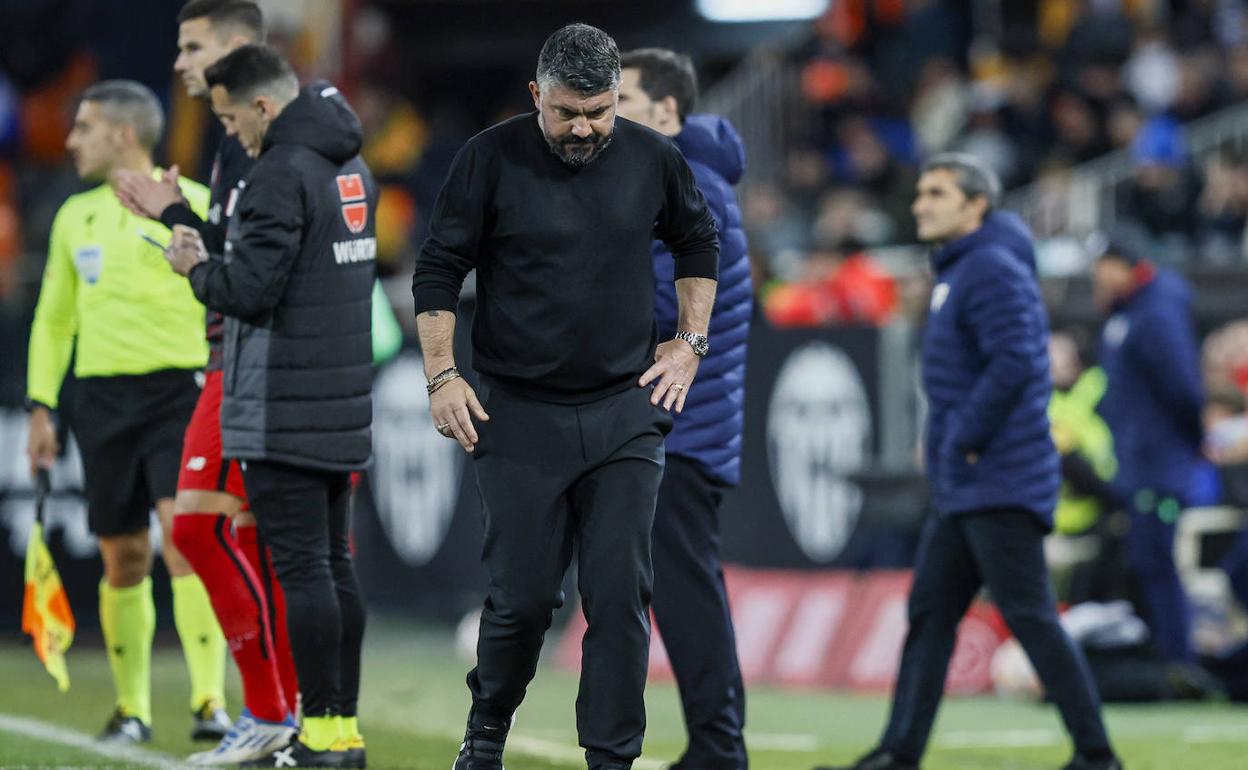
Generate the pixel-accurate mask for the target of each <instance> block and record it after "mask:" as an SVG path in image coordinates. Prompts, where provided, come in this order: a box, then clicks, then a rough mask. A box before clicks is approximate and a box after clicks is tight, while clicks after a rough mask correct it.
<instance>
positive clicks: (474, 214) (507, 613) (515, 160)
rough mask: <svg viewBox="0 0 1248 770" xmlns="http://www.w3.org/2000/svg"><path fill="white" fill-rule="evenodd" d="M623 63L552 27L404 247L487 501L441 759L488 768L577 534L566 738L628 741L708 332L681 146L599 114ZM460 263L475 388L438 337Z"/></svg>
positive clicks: (458, 281)
mask: <svg viewBox="0 0 1248 770" xmlns="http://www.w3.org/2000/svg"><path fill="white" fill-rule="evenodd" d="M619 80H620V58H619V51H618V49H617V48H616V44H615V41H614V40H612V39H611V37H610V36H609V35H607V34H606V33H605V32H603V31H602V30H599V29H595V28H594V27H590V26H588V25H585V24H571V25H568V26H566V27H563V28H562V29H560V30H558V31H557V32H555V33H554V34H552V35H551V36H550V37H549V38H548V39H547V40H546V43H545V44H544V45H543V47H542V51H541V54H540V55H539V56H538V64H537V77H536V79H535V80H534V81H533V82H531V83H529V91H530V93H531V95H532V97H533V104H534V107H535V108H536V111H535V112H531V113H529V114H527V115H521V116H519V117H516V118H513V119H511V120H507V121H504V122H503V123H500V124H498V125H496V126H494V127H493V128H490V129H488V130H486V131H484V132H482V133H481V134H478V135H477V136H476V137H474V138H473V139H471V140H469V142H468V144H467V145H465V146H464V148H463V149H462V150H460V152H459V155H458V156H457V157H456V159H455V162H454V165H453V166H452V168H451V172H450V175H449V176H448V178H447V180H446V183H445V185H444V186H443V188H442V192H441V193H440V194H439V196H438V201H437V204H436V206H435V207H434V212H433V217H432V220H431V222H430V234H429V238H428V240H427V241H426V242H425V244H424V246H423V248H422V249H421V253H420V256H419V258H418V260H417V265H416V273H415V276H414V278H413V292H414V294H415V299H416V313H417V316H416V320H417V325H418V328H419V332H420V342H421V349H422V350H423V351H424V356H425V372H426V374H427V375H428V377H429V385H428V390H429V393H430V403H429V408H430V413H431V416H432V417H433V422H434V428H435V429H436V430H438V431H439V432H440V433H442V434H443V435H444V436H447V437H448V438H449V437H453V438H454V439H455V440H457V441H458V442H459V443H460V445H461V446H463V448H464V450H465V451H467V452H470V453H472V455H473V459H474V465H475V466H476V470H477V479H478V482H479V486H480V489H481V497H482V501H483V507H484V509H485V545H484V549H483V559H484V562H485V568H486V572H487V574H488V575H489V589H488V595H487V598H486V600H485V608H484V611H483V612H482V616H481V630H480V638H479V641H478V645H477V666H476V668H475V669H473V671H472V672H471V673H470V674H469V675H468V687H469V689H470V690H471V691H472V710H471V712H470V713H469V716H468V727H467V733H466V735H465V737H464V743H463V747H462V748H461V749H460V752H459V756H458V758H457V759H456V762H455V768H456V770H500V769H501V768H502V754H503V748H504V742H505V740H506V737H507V731H508V729H509V727H510V724H511V720H512V715H513V714H514V713H515V710H516V708H517V707H518V706H519V705H520V702H521V700H522V699H523V698H524V691H525V688H526V687H527V685H528V683H529V680H530V679H532V677H533V674H534V671H535V669H536V667H537V660H538V653H539V651H540V650H541V645H542V637H543V634H544V633H545V631H546V629H547V628H548V627H549V626H550V622H551V614H552V612H553V611H554V610H555V609H556V608H557V607H559V606H560V605H561V604H562V603H563V594H562V591H561V588H560V586H561V584H562V580H563V575H564V572H565V571H566V570H567V567H568V564H569V562H570V560H571V557H572V550H573V545H574V544H576V545H577V546H578V557H579V572H578V575H579V586H580V591H581V597H582V600H583V603H584V608H585V615H586V618H587V620H588V622H589V629H588V631H587V632H586V635H585V640H584V645H583V649H584V657H583V659H582V671H581V689H580V695H579V697H578V698H577V702H576V711H577V730H578V732H579V734H580V743H581V745H582V746H583V747H584V748H585V750H586V751H585V755H586V761H587V763H588V765H589V767H590V768H593V769H594V770H622V769H624V768H629V767H631V766H632V762H633V760H634V759H635V758H636V757H637V756H638V755H639V754H640V753H641V742H642V735H643V733H644V731H645V703H644V700H643V693H644V690H645V681H646V669H647V657H648V656H647V652H648V648H649V639H650V624H649V608H650V592H651V583H652V580H653V577H652V569H651V556H650V533H651V528H652V526H653V521H654V508H655V501H656V497H657V494H658V487H659V481H660V478H661V476H662V473H663V436H664V434H666V433H667V432H668V430H669V429H670V428H671V416H670V414H669V413H668V410H670V408H671V407H673V406H675V407H676V409H677V411H680V410H681V409H682V408H683V407H684V403H685V398H686V396H687V395H688V392H689V388H690V387H691V386H692V383H693V378H694V375H695V374H696V373H697V371H698V363H699V360H700V356H702V355H705V354H706V352H707V344H708V343H707V337H706V333H707V330H708V325H709V320H710V314H711V307H712V305H713V303H714V299H715V276H716V267H717V263H718V244H717V239H716V230H715V222H714V220H713V218H712V217H711V215H710V212H709V211H708V210H707V207H706V203H705V201H704V200H703V197H702V194H701V193H700V192H699V191H698V188H697V185H696V183H695V181H694V179H693V175H692V174H691V173H690V171H689V166H688V164H686V163H685V161H684V159H683V158H682V157H681V155H680V152H679V151H678V150H677V149H676V148H675V146H673V145H672V143H671V142H670V141H668V140H667V139H666V138H665V137H663V136H662V135H660V134H657V133H655V132H653V131H651V130H649V129H646V128H644V127H642V126H639V125H637V124H635V123H632V122H630V121H627V120H619V121H617V120H616V119H615V117H616V115H615V114H616V100H617V92H618V88H619ZM656 235H657V236H658V237H659V238H660V239H661V240H663V241H664V242H665V243H666V244H667V245H668V247H669V248H670V249H671V251H672V254H673V256H674V257H675V260H674V262H675V276H676V295H677V298H678V303H679V312H678V317H679V321H678V323H677V329H678V331H677V332H676V335H675V338H674V339H671V340H669V341H666V342H663V343H661V344H658V345H657V347H656V344H655V343H656V342H657V340H658V337H657V333H656V329H655V322H654V272H653V269H652V267H651V262H650V244H651V240H652V238H653V237H654V236H656ZM473 269H476V271H477V298H478V304H477V308H476V316H475V318H474V319H473V330H472V337H473V363H474V366H475V367H476V370H477V373H478V374H479V375H480V385H479V390H480V391H481V396H480V398H479V399H478V396H477V393H476V392H475V391H474V390H473V389H472V388H471V387H469V385H468V384H467V382H465V380H463V379H462V378H460V377H459V371H458V369H456V367H455V359H454V352H453V348H452V340H453V339H454V332H455V311H456V308H457V304H458V299H459V291H460V287H461V285H462V283H463V280H464V277H465V276H466V275H467V274H468V272H469V271H471V270H473ZM652 384H654V388H653V390H651V389H650V388H649V386H651V385H652ZM487 409H488V410H489V412H488V414H487V412H486V410H487ZM474 421H475V422H474Z"/></svg>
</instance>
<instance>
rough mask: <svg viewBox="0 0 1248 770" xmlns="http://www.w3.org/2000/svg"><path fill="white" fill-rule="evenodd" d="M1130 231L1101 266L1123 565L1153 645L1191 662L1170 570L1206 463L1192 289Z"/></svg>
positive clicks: (1187, 615) (1178, 589)
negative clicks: (1178, 532)
mask: <svg viewBox="0 0 1248 770" xmlns="http://www.w3.org/2000/svg"><path fill="white" fill-rule="evenodd" d="M1130 235H1131V233H1130V231H1126V230H1124V231H1120V232H1118V233H1115V238H1114V239H1113V240H1112V241H1111V242H1110V243H1109V244H1108V247H1107V248H1106V249H1105V252H1104V254H1102V255H1101V256H1100V258H1099V259H1098V260H1097V261H1096V264H1095V266H1094V269H1093V274H1092V275H1093V282H1094V286H1095V288H1096V299H1097V304H1099V305H1100V306H1101V308H1102V309H1104V310H1105V311H1107V313H1108V314H1109V318H1108V320H1107V321H1106V322H1105V328H1104V331H1103V332H1102V334H1101V353H1100V363H1101V367H1102V368H1103V369H1104V370H1105V377H1106V387H1105V398H1104V399H1102V401H1101V405H1100V412H1101V415H1102V416H1103V417H1104V418H1105V422H1106V424H1108V425H1109V429H1110V432H1111V433H1113V435H1114V454H1115V455H1116V456H1117V459H1118V476H1117V477H1116V478H1115V479H1114V488H1115V490H1116V491H1117V492H1118V494H1119V496H1120V497H1121V499H1122V502H1123V506H1124V508H1126V509H1127V510H1128V511H1130V512H1131V529H1130V531H1129V532H1128V533H1127V562H1128V564H1129V565H1130V567H1131V571H1132V572H1133V573H1134V575H1135V578H1136V580H1137V582H1138V584H1139V587H1140V589H1141V591H1142V593H1143V596H1144V600H1145V605H1146V607H1145V609H1146V613H1145V614H1146V616H1147V620H1148V625H1149V629H1150V631H1151V632H1152V638H1153V647H1154V648H1155V649H1156V651H1157V652H1158V654H1160V655H1161V656H1162V657H1163V658H1165V659H1166V660H1168V661H1171V662H1174V663H1191V662H1192V657H1193V656H1192V643H1191V611H1190V609H1189V607H1188V602H1187V595H1186V594H1185V593H1184V591H1183V584H1182V583H1181V582H1180V580H1179V575H1178V572H1177V570H1176V569H1175V565H1174V528H1175V522H1177V521H1178V518H1179V512H1180V511H1181V510H1182V509H1183V507H1184V504H1185V502H1186V497H1187V493H1188V488H1189V486H1190V485H1191V484H1192V479H1193V472H1194V471H1195V469H1196V466H1197V464H1198V463H1199V461H1200V458H1201V442H1202V440H1203V438H1202V433H1203V430H1202V426H1201V409H1202V408H1203V406H1204V394H1203V389H1202V387H1201V382H1200V364H1199V357H1200V351H1199V344H1198V343H1197V341H1196V333H1195V330H1194V329H1193V328H1192V315H1191V311H1190V309H1189V305H1190V298H1189V295H1190V290H1189V289H1188V286H1187V283H1186V282H1185V281H1184V280H1183V278H1182V277H1180V276H1179V275H1177V274H1175V273H1172V272H1170V271H1168V270H1159V269H1158V268H1156V267H1154V266H1153V264H1152V263H1151V262H1149V261H1148V260H1146V259H1144V254H1143V253H1142V252H1143V246H1142V245H1137V244H1136V243H1134V242H1133V240H1132V239H1131V237H1130Z"/></svg>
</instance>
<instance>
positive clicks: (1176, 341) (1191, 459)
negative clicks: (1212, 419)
mask: <svg viewBox="0 0 1248 770" xmlns="http://www.w3.org/2000/svg"><path fill="white" fill-rule="evenodd" d="M1189 293H1190V292H1189V290H1188V287H1187V284H1186V282H1185V281H1184V280H1183V279H1182V278H1181V277H1179V276H1178V275H1176V274H1174V273H1171V272H1169V271H1165V270H1162V271H1159V272H1158V273H1157V276H1156V277H1155V278H1154V279H1153V280H1152V281H1150V282H1149V283H1147V284H1145V285H1144V286H1143V287H1141V288H1140V289H1139V290H1138V291H1136V293H1135V294H1133V295H1131V296H1130V297H1129V298H1127V299H1126V300H1125V301H1123V302H1121V303H1119V305H1118V306H1117V307H1116V308H1115V309H1114V310H1115V312H1114V314H1113V315H1112V316H1110V318H1109V320H1108V321H1106V322H1105V329H1104V331H1103V332H1102V334H1101V357H1100V363H1101V366H1102V367H1103V368H1104V369H1105V375H1106V377H1107V378H1108V383H1107V387H1106V391H1105V398H1104V399H1102V401H1101V405H1100V411H1101V415H1102V416H1103V417H1104V418H1105V422H1106V423H1107V424H1108V425H1109V429H1110V431H1111V432H1113V434H1114V453H1115V454H1116V455H1117V457H1118V477H1117V478H1116V479H1115V480H1114V482H1115V483H1114V486H1115V488H1116V489H1118V491H1119V492H1120V493H1121V494H1122V495H1123V497H1124V500H1123V501H1124V503H1125V502H1129V501H1130V499H1131V496H1133V495H1134V494H1135V493H1136V492H1138V491H1140V490H1143V489H1150V490H1153V491H1155V492H1161V493H1165V494H1170V495H1176V496H1178V497H1179V498H1180V499H1182V498H1184V497H1185V496H1186V494H1187V491H1188V486H1189V484H1190V482H1191V478H1192V471H1193V469H1194V468H1195V466H1196V463H1197V461H1198V460H1199V459H1200V444H1201V434H1202V430H1201V422H1200V411H1201V406H1202V402H1203V395H1202V390H1201V382H1200V367H1199V363H1198V356H1199V352H1198V345H1197V342H1196V335H1195V332H1194V330H1193V329H1192V318H1191V313H1190V312H1189V309H1188V307H1189V304H1190V296H1189Z"/></svg>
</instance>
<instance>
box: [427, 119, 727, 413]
mask: <svg viewBox="0 0 1248 770" xmlns="http://www.w3.org/2000/svg"><path fill="white" fill-rule="evenodd" d="M656 237H657V238H660V239H661V240H663V241H664V242H666V243H667V245H668V247H669V248H670V249H671V251H672V255H673V256H674V257H675V259H676V277H677V278H711V279H714V278H715V277H716V270H717V268H718V260H719V241H718V237H717V233H716V229H715V222H714V220H713V219H712V217H711V214H710V212H709V211H708V210H707V207H706V202H705V201H704V200H703V198H702V193H701V192H699V191H698V188H697V185H696V184H695V182H694V179H693V174H692V173H691V172H690V170H689V167H688V165H686V163H685V160H684V158H683V157H682V156H681V154H680V151H679V150H678V149H677V148H676V147H675V145H674V144H673V143H672V142H671V141H670V140H669V139H668V138H667V137H665V136H663V135H661V134H658V133H656V132H654V131H651V130H649V129H647V128H645V127H643V126H640V125H638V124H636V123H632V122H630V121H628V120H624V119H623V118H618V119H617V120H616V122H615V134H614V138H613V139H612V142H611V144H610V145H609V146H608V147H606V148H605V149H604V150H602V151H601V154H600V155H599V156H598V157H597V158H595V159H594V161H593V162H592V163H590V164H589V165H588V166H585V167H582V168H572V167H570V166H568V165H566V164H565V163H563V161H561V160H559V159H558V158H557V157H555V156H554V155H553V154H552V153H551V151H550V148H549V147H548V146H547V144H546V141H545V138H544V137H543V136H542V132H541V128H540V127H539V126H538V123H537V115H536V113H529V114H527V115H521V116H519V117H516V118H512V119H510V120H507V121H505V122H503V123H500V124H498V125H496V126H494V127H493V128H490V129H487V130H486V131H484V132H482V133H480V134H478V135H477V136H475V137H473V138H472V139H471V140H469V142H468V144H467V145H465V146H464V148H463V149H461V150H460V152H459V155H458V156H456V158H455V162H454V165H453V166H452V168H451V171H450V174H449V175H448V177H447V180H446V183H445V184H444V185H443V187H442V191H441V193H439V195H438V200H437V203H436V205H435V206H434V210H433V217H432V220H431V222H430V227H429V238H428V240H426V241H425V244H424V246H423V247H422V248H421V252H420V256H419V257H418V258H417V261H416V274H415V276H414V278H413V280H412V291H413V294H414V295H415V298H416V312H417V313H418V314H419V313H423V312H426V311H429V310H447V311H451V312H454V311H455V309H456V306H457V304H458V300H459V290H460V287H461V286H462V284H463V281H464V277H465V276H466V275H467V274H468V271H470V270H472V269H473V268H476V270H477V309H476V317H475V318H474V320H473V329H472V341H473V365H474V367H475V368H476V370H477V371H478V372H479V373H480V374H482V375H483V376H484V377H486V378H487V379H489V380H490V381H492V382H494V383H495V384H497V385H498V386H500V387H502V388H503V389H505V390H509V391H512V392H514V393H517V394H519V395H522V396H527V397H529V398H534V399H538V400H542V401H551V402H557V403H584V402H588V401H592V400H595V399H597V398H601V397H603V396H606V395H610V394H611V393H615V392H619V391H622V390H624V389H625V388H627V387H629V386H630V385H632V384H634V383H635V381H636V378H637V377H638V376H640V374H641V373H642V372H644V371H645V370H646V369H647V368H648V367H649V365H650V364H651V363H652V362H653V360H654V346H655V343H656V341H657V340H656V335H657V333H656V331H655V325H654V271H653V267H652V265H651V261H650V244H651V240H652V239H653V238H656Z"/></svg>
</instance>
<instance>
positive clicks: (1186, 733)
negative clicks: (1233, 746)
mask: <svg viewBox="0 0 1248 770" xmlns="http://www.w3.org/2000/svg"><path fill="white" fill-rule="evenodd" d="M1238 741H1248V728H1245V727H1242V726H1240V725H1209V726H1205V727H1187V728H1184V730H1183V742H1184V743H1231V742H1238Z"/></svg>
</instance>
